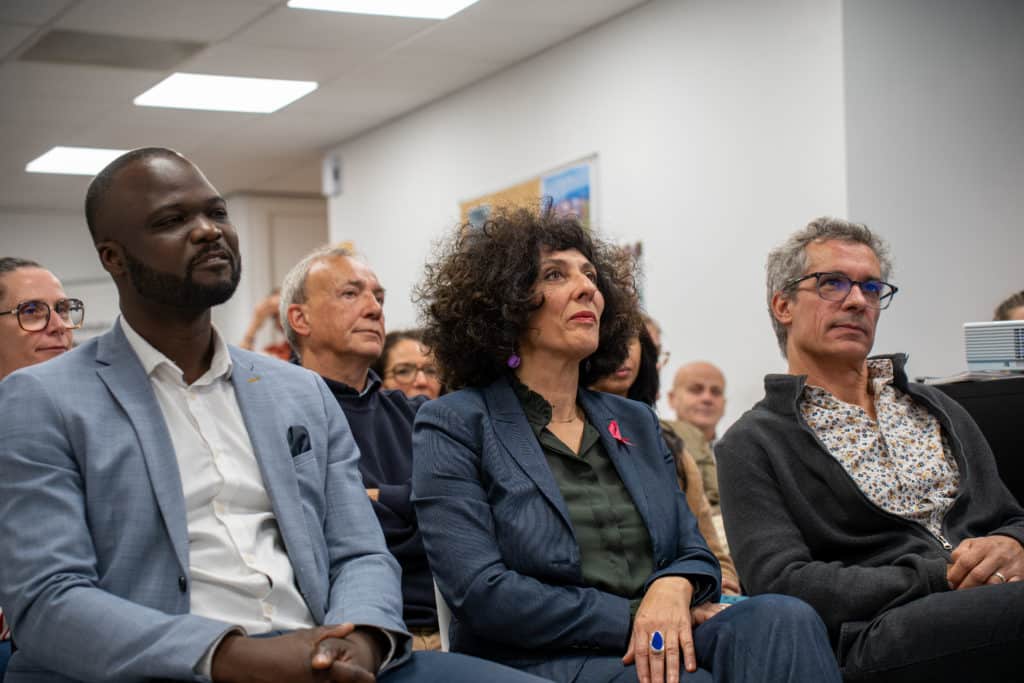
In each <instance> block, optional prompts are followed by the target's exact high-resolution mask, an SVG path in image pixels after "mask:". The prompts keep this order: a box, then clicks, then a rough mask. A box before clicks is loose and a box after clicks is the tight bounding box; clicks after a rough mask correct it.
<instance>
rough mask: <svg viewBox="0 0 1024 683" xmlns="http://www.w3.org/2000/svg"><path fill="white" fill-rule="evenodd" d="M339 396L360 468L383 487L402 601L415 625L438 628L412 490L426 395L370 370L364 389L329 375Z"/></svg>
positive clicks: (385, 523)
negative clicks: (388, 385) (417, 423)
mask: <svg viewBox="0 0 1024 683" xmlns="http://www.w3.org/2000/svg"><path fill="white" fill-rule="evenodd" d="M324 381H325V382H327V386H328V388H330V390H331V393H333V394H334V397H335V398H337V399H338V404H339V405H341V409H342V411H344V413H345V417H346V418H348V424H349V427H351V429H352V435H353V436H354V437H355V440H356V445H357V446H359V453H360V458H359V471H360V472H361V473H362V475H363V484H364V485H365V486H366V488H368V489H380V499H379V500H376V501H373V511H374V512H376V513H377V519H378V520H380V526H381V528H382V529H383V530H384V538H385V540H387V544H388V550H390V551H391V554H392V555H394V556H395V559H397V560H398V563H399V564H400V565H402V603H403V612H404V617H405V623H406V625H407V626H408V627H409V628H423V627H428V628H434V629H436V628H437V604H436V603H435V602H434V579H433V576H432V575H431V573H430V565H428V564H427V552H426V550H424V548H423V539H422V538H421V537H420V529H419V525H418V524H417V523H416V514H415V512H414V511H413V508H412V504H411V503H410V502H409V496H410V494H411V493H412V487H411V484H410V478H411V477H412V422H413V418H415V417H416V411H417V410H419V408H420V406H421V405H423V403H424V401H426V397H425V396H422V397H421V396H417V397H416V398H413V399H409V398H406V396H405V394H403V393H402V392H401V391H392V390H382V389H381V388H380V377H378V376H377V374H376V373H375V372H374V371H373V370H370V375H369V377H368V378H367V380H366V389H365V390H364V391H363V393H362V394H360V393H359V392H358V391H356V390H355V389H353V388H352V387H350V386H348V385H347V384H342V383H341V382H335V381H334V380H331V379H328V378H326V377H324Z"/></svg>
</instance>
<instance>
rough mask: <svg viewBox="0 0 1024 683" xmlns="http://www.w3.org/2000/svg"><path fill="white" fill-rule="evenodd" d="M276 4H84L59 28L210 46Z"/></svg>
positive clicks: (93, 0)
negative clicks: (195, 42) (198, 43)
mask: <svg viewBox="0 0 1024 683" xmlns="http://www.w3.org/2000/svg"><path fill="white" fill-rule="evenodd" d="M277 1H278V0H172V1H169V0H83V1H82V2H80V3H79V4H78V5H75V7H73V8H72V9H71V10H70V11H69V12H68V13H67V14H65V15H63V16H62V17H61V18H60V19H59V20H58V21H57V23H56V26H57V27H58V28H66V29H76V30H79V31H92V32H94V33H117V34H120V35H126V36H138V37H153V38H172V39H175V40H195V41H200V42H210V41H215V40H220V39H223V38H225V37H227V36H229V35H231V34H232V33H234V32H235V31H237V30H239V29H240V28H242V27H243V26H245V25H246V24H247V23H249V22H250V21H252V20H253V19H256V18H257V17H258V16H260V15H261V14H263V13H264V12H266V11H267V10H268V8H270V7H272V6H274V5H275V4H277Z"/></svg>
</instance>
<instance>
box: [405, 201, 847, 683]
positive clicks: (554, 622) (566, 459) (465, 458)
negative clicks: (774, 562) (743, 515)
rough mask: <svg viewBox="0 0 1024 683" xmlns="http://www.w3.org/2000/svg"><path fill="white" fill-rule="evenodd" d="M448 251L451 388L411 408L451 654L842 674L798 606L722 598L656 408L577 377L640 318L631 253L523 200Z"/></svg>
mask: <svg viewBox="0 0 1024 683" xmlns="http://www.w3.org/2000/svg"><path fill="white" fill-rule="evenodd" d="M440 249H441V252H440V256H439V258H438V260H437V261H436V262H435V263H433V264H430V265H428V267H427V275H426V277H425V279H424V281H423V283H422V285H421V287H420V289H419V301H420V302H421V306H422V310H421V317H422V319H423V320H425V321H426V328H425V335H424V339H425V341H426V343H427V345H428V346H429V347H430V348H431V349H432V350H433V351H434V353H435V355H436V357H437V359H438V362H439V363H440V365H441V366H442V368H443V370H444V377H445V381H446V383H448V382H450V383H451V385H450V386H451V388H453V389H458V391H453V392H452V393H448V394H445V395H444V396H442V397H440V398H438V399H436V400H434V401H427V402H426V403H425V404H424V405H423V407H422V408H420V411H419V413H418V414H417V416H416V426H415V431H414V434H413V452H414V457H413V501H414V503H415V506H416V512H417V515H418V517H419V521H420V529H421V531H422V533H423V539H424V544H425V545H426V548H427V555H428V556H429V558H430V566H431V569H432V570H433V572H434V577H435V579H436V581H437V584H438V587H439V588H440V591H441V594H442V595H443V596H444V598H445V600H446V601H447V602H448V604H449V605H450V607H451V610H452V614H453V618H452V624H451V628H450V633H451V645H452V649H453V650H455V651H461V652H466V653H470V654H475V655H478V656H482V657H487V658H489V659H495V660H498V661H502V662H504V663H506V664H510V665H511V666H514V667H516V668H520V669H523V670H526V671H530V672H531V673H534V674H537V675H540V676H543V677H545V678H549V679H552V680H554V681H560V682H563V683H569V682H570V681H586V682H587V683H605V682H610V681H620V682H623V683H624V682H627V681H643V682H644V683H649V682H653V683H666V681H667V682H670V683H675V682H677V681H679V680H680V678H681V677H684V678H685V680H686V681H710V680H719V681H736V682H739V681H754V680H758V681H762V680H770V681H775V682H778V683H783V682H785V681H793V682H794V683H795V682H796V681H801V682H806V681H816V682H818V681H838V680H839V674H838V669H837V667H836V662H835V659H834V657H833V656H832V653H831V652H830V651H829V647H828V641H827V639H826V635H825V630H824V627H823V626H822V624H821V621H820V619H819V618H818V617H817V615H816V614H814V611H813V610H811V609H810V608H809V607H808V606H807V605H806V604H804V603H802V602H800V601H799V600H792V599H789V598H784V597H781V596H761V597H758V598H751V599H749V600H745V601H743V602H739V603H737V604H736V605H734V606H732V607H728V608H725V606H724V605H721V604H719V602H718V598H719V595H720V584H721V574H720V571H719V567H718V561H717V560H716V559H715V556H714V555H713V554H712V553H711V551H709V550H708V547H707V545H706V544H705V542H704V539H703V538H701V536H700V533H699V532H698V531H697V523H696V520H695V519H694V516H693V514H692V513H691V512H690V510H689V507H688V506H687V504H686V498H685V496H684V495H683V493H682V491H680V489H679V485H678V483H677V481H676V477H675V464H674V462H673V461H672V455H671V454H670V453H669V452H668V448H667V447H666V445H665V442H664V440H663V439H662V438H661V433H660V431H659V429H658V420H657V417H656V416H655V415H654V412H653V411H652V410H651V409H650V407H649V406H646V405H643V404H641V403H639V402H637V401H630V400H627V399H624V398H621V397H619V396H614V395H612V394H606V393H601V392H595V391H590V390H589V389H587V388H586V387H587V386H589V385H590V384H591V383H593V382H594V381H595V380H597V379H598V378H599V377H603V376H605V375H608V374H609V373H613V372H614V371H615V370H616V368H618V367H619V366H620V365H621V363H622V361H623V358H624V357H625V355H626V347H627V344H628V342H629V339H630V338H631V337H632V336H633V335H634V334H635V330H636V328H637V325H638V324H639V320H638V316H637V310H638V309H637V297H636V289H635V285H634V280H633V262H632V259H631V258H630V257H629V256H628V255H627V254H625V253H623V252H622V251H621V250H619V249H618V248H615V247H611V246H609V245H606V244H604V243H602V242H600V241H597V240H596V239H595V238H594V237H593V235H592V233H591V231H590V230H588V229H585V228H584V227H583V226H581V225H580V224H579V222H578V221H577V220H576V219H574V218H571V217H558V216H553V215H551V214H550V213H539V214H538V213H535V212H534V211H532V210H530V209H525V208H524V209H506V210H504V211H498V212H496V213H493V214H491V216H490V217H488V219H487V221H486V222H485V223H484V224H483V225H482V226H481V227H479V228H475V227H472V226H470V225H467V226H464V227H460V229H459V230H457V231H456V232H455V234H454V235H453V236H452V237H451V239H450V240H449V241H448V242H446V243H445V244H443V245H442V246H441V247H440ZM684 671H685V672H686V673H685V674H684V673H683V672H684Z"/></svg>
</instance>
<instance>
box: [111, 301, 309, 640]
mask: <svg viewBox="0 0 1024 683" xmlns="http://www.w3.org/2000/svg"><path fill="white" fill-rule="evenodd" d="M119 323H120V325H121V329H122V330H123V331H124V334H125V337H126V338H127V339H128V343H129V344H130V345H131V347H132V349H133V350H134V351H135V353H136V355H137V356H138V357H139V361H140V362H141V363H142V367H143V368H144V369H145V371H146V374H147V375H148V376H149V381H150V384H151V385H152V387H153V392H154V393H155V394H156V399H157V402H158V403H159V405H160V410H161V412H162V413H163V416H164V420H165V421H166V423H167V430H168V431H169V432H170V435H171V442H172V444H173V445H174V455H175V457H176V458H177V461H178V471H179V472H180V475H181V485H182V489H183V491H184V494H185V509H186V512H187V516H188V541H189V543H188V546H189V553H188V557H189V574H190V576H191V588H192V590H191V596H190V597H191V601H190V605H189V610H190V611H191V613H192V614H198V615H201V616H204V617H209V618H211V619H216V620H218V621H224V622H227V623H229V624H235V625H237V626H240V627H242V628H243V629H244V630H245V631H246V632H247V633H250V634H254V633H266V632H268V631H274V630H290V629H297V628H306V627H311V626H314V625H315V622H314V620H313V617H312V615H311V614H310V611H309V608H308V607H307V606H306V602H305V601H304V600H303V598H302V596H301V595H300V593H299V590H298V588H297V586H296V584H295V575H294V572H293V569H292V565H291V561H290V560H289V559H288V555H287V553H286V552H285V549H284V545H283V543H282V541H281V532H280V530H279V529H278V526H277V520H276V518H275V517H274V512H273V509H272V507H271V503H270V498H269V497H268V496H267V492H266V487H265V486H264V484H263V477H262V475H261V473H260V468H259V463H258V462H257V460H256V455H255V453H254V452H253V448H252V443H251V442H250V440H249V432H248V430H247V429H246V426H245V422H244V420H243V418H242V413H241V410H240V409H239V407H238V400H237V398H236V397H235V390H234V387H233V386H232V384H231V379H230V378H231V356H230V355H229V354H228V348H227V344H225V343H224V340H223V339H221V337H220V335H219V334H218V333H217V331H216V330H214V332H213V344H214V353H213V360H212V362H211V363H210V369H209V370H207V371H206V372H205V373H204V374H203V375H202V376H201V377H200V378H199V379H197V380H196V381H195V382H193V383H192V384H191V385H189V384H186V383H185V380H184V376H183V374H182V371H181V369H180V368H178V366H177V365H175V364H174V363H173V362H172V361H171V360H170V359H169V358H167V357H166V356H165V355H164V354H162V353H160V352H159V351H157V350H156V349H155V348H153V346H152V345H150V344H149V343H148V342H147V341H146V340H145V339H143V338H142V337H141V336H139V334H138V333H137V332H135V330H133V329H132V328H131V326H130V325H129V324H128V322H127V321H126V320H124V318H120V319H119Z"/></svg>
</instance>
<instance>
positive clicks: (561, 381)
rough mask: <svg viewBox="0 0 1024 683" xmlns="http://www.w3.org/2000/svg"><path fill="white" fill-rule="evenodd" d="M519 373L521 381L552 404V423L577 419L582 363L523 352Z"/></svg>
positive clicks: (517, 373)
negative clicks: (577, 399) (577, 393)
mask: <svg viewBox="0 0 1024 683" xmlns="http://www.w3.org/2000/svg"><path fill="white" fill-rule="evenodd" d="M520 355H521V357H522V359H523V360H522V363H520V365H519V367H518V368H517V369H516V371H515V372H516V377H518V378H519V381H520V382H522V383H523V384H525V385H526V386H528V387H530V389H532V390H533V391H535V392H537V393H538V394H540V395H541V396H543V397H544V400H546V401H547V402H548V403H550V404H551V420H552V422H567V421H569V420H571V419H572V418H573V416H575V415H576V390H577V389H578V388H579V383H580V361H579V359H575V358H564V357H563V358H560V357H555V356H551V355H548V354H542V353H539V352H537V353H531V352H530V351H528V350H526V349H523V351H522V352H521V354H520Z"/></svg>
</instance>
